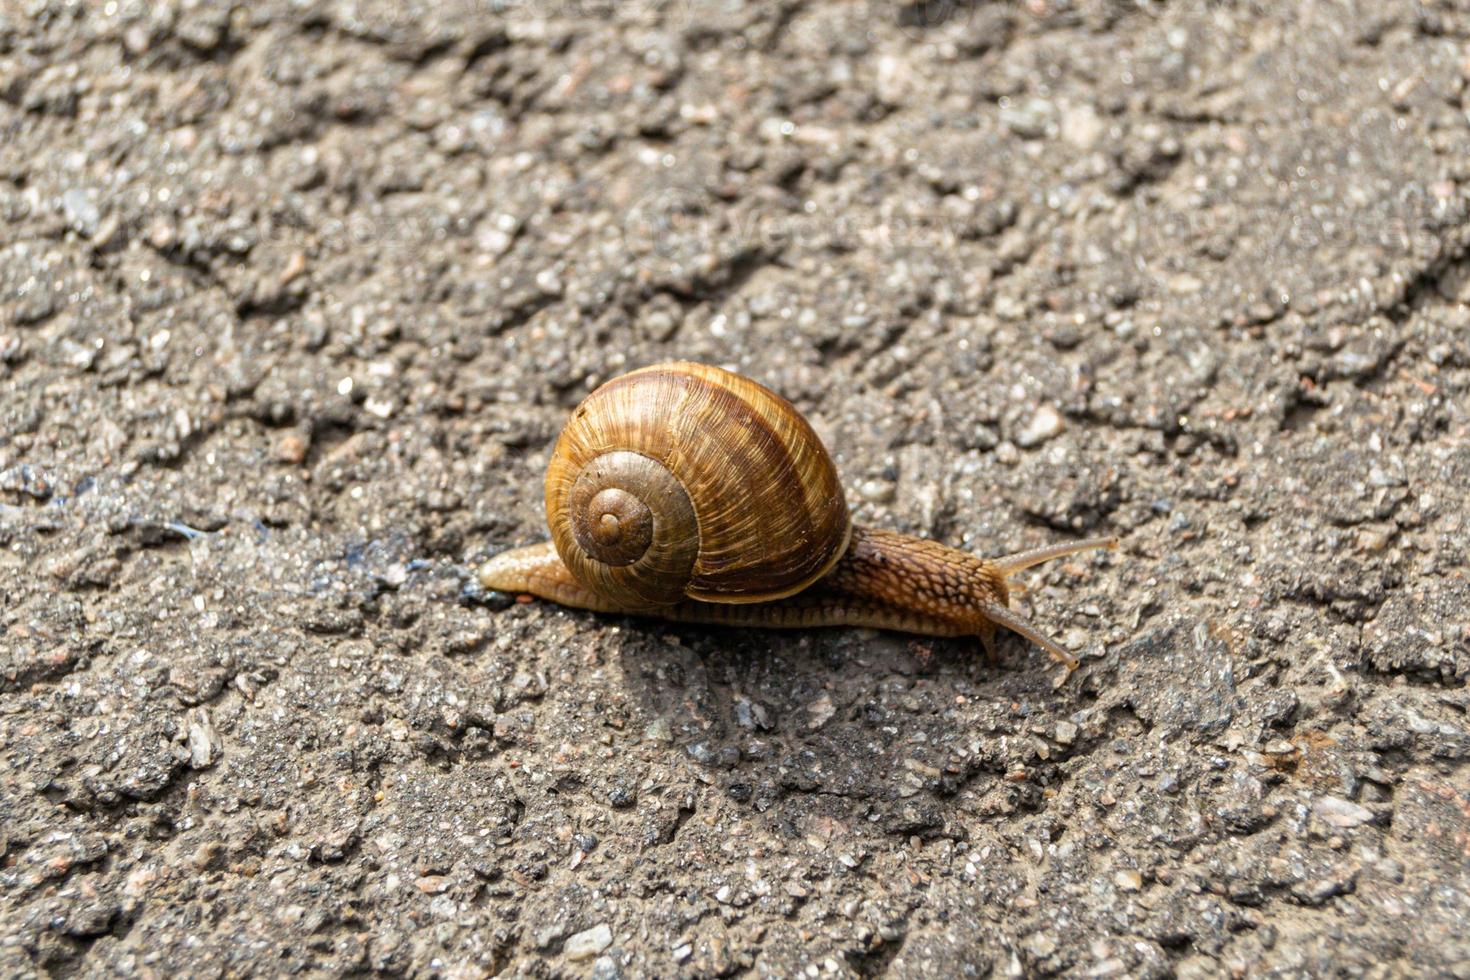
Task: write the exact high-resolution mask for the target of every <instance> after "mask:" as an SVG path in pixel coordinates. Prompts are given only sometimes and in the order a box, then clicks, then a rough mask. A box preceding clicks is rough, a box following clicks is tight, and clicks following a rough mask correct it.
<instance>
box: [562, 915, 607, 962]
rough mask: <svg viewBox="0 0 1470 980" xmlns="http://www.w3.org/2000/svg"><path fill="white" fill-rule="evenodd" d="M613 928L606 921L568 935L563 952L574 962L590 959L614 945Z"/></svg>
mask: <svg viewBox="0 0 1470 980" xmlns="http://www.w3.org/2000/svg"><path fill="white" fill-rule="evenodd" d="M612 941H613V936H612V929H611V927H609V926H608V924H607V923H606V922H604V923H602V924H600V925H595V926H593V927H592V928H591V929H586V930H584V931H582V932H579V933H576V934H574V935H572V936H569V937H567V941H566V945H564V946H563V947H562V952H564V953H565V954H566V957H567V959H569V960H571V961H572V962H573V963H577V962H580V961H581V960H590V959H592V957H594V956H596V955H597V954H598V953H601V952H602V951H603V950H604V949H607V948H608V947H609V946H611V945H612Z"/></svg>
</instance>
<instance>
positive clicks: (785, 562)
mask: <svg viewBox="0 0 1470 980" xmlns="http://www.w3.org/2000/svg"><path fill="white" fill-rule="evenodd" d="M546 519H547V523H548V524H549V525H550V528H551V536H552V540H551V541H549V542H544V543H542V544H537V545H532V546H530V547H526V548H517V549H513V550H510V551H506V552H502V553H501V554H499V555H496V556H495V557H493V558H491V559H490V560H489V561H488V562H486V563H485V564H484V565H483V566H482V567H481V569H480V573H479V578H480V583H481V584H482V585H483V586H484V587H485V588H487V589H494V590H498V591H501V592H507V593H513V594H530V595H532V596H537V597H540V598H543V599H549V600H551V601H553V602H557V603H560V604H561V605H564V606H573V607H576V608H580V609H588V610H592V611H596V612H606V613H628V614H641V615H655V616H659V617H662V618H665V619H672V620H678V621H682V622H692V623H707V624H723V625H730V626H764V627H813V626H868V627H876V628H879V629H888V630H897V631H900V632H907V633H918V634H924V635H928V636H966V635H974V636H978V637H979V638H980V641H981V642H982V643H983V644H984V646H985V649H986V651H987V652H988V653H989V654H990V656H991V657H992V659H993V658H994V656H995V647H994V642H995V631H996V628H997V627H1000V626H1004V627H1006V628H1007V629H1010V630H1012V631H1014V632H1016V633H1019V634H1020V635H1022V636H1024V637H1026V638H1027V639H1029V640H1031V641H1032V642H1033V643H1035V644H1036V645H1037V646H1040V647H1041V648H1042V649H1044V650H1046V652H1047V653H1049V654H1051V656H1052V657H1054V658H1055V659H1056V660H1058V661H1059V662H1060V663H1062V664H1064V665H1066V667H1067V670H1068V673H1070V672H1071V671H1072V670H1075V669H1076V667H1077V660H1076V658H1074V657H1073V656H1072V655H1071V654H1069V653H1067V651H1066V650H1064V649H1062V647H1061V646H1060V645H1059V644H1057V643H1055V642H1054V641H1052V640H1051V639H1050V638H1048V637H1047V636H1046V635H1045V634H1043V633H1041V632H1040V631H1039V630H1038V629H1037V628H1036V627H1035V626H1033V625H1032V624H1031V622H1030V621H1029V620H1028V619H1027V618H1026V617H1025V616H1023V615H1022V614H1020V613H1018V612H1016V611H1014V610H1012V609H1011V608H1010V603H1009V600H1010V590H1009V586H1008V584H1007V580H1008V579H1009V578H1010V576H1012V575H1014V574H1015V573H1016V572H1019V571H1021V570H1022V569H1025V568H1030V567H1031V566H1033V565H1037V564H1040V563H1041V562H1044V561H1049V560H1051V559H1053V558H1060V557H1062V556H1064V555H1071V554H1074V553H1076V552H1079V551H1086V550H1089V549H1092V548H1116V547H1117V539H1116V538H1111V537H1106V538H1088V539H1086V540H1081V541H1070V542H1065V543H1061V544H1054V545H1050V546H1046V547H1041V548H1036V549H1033V550H1029V551H1022V552H1018V553H1016V554H1012V555H1007V556H1005V557H1002V558H990V559H986V558H979V557H976V556H975V555H971V554H969V553H968V552H964V551H959V550H957V549H955V548H951V547H948V546H946V545H943V544H940V543H938V542H936V541H929V540H925V539H922V538H916V537H911V536H909V535H905V534H899V533H896V532H893V531H886V530H881V529H878V528H870V527H862V526H858V525H854V524H853V523H852V521H851V519H850V517H849V515H848V509H847V503H846V499H845V497H844V495H843V491H842V485H841V483H840V481H839V480H838V476H837V469H836V466H835V465H834V464H833V462H832V459H831V457H830V456H829V455H828V453H827V450H826V448H825V447H824V446H823V445H822V442H821V440H820V439H819V438H818V437H817V434H816V432H815V431H813V429H812V427H811V425H810V424H808V422H807V421H806V419H805V418H803V417H802V416H801V414H800V413H799V412H798V411H797V410H796V408H795V407H794V406H793V405H792V404H791V403H790V402H788V401H786V399H784V398H782V397H781V396H780V395H777V394H776V393H775V392H773V391H771V390H770V389H768V388H765V387H763V386H762V385H760V384H758V383H756V382H754V381H752V380H750V379H749V378H745V377H742V376H740V375H738V374H734V373H732V372H729V371H725V370H723V369H721V368H716V367H710V366H708V365H703V364H694V363H689V362H672V363H666V364H656V365H653V366H651V367H646V368H642V369H640V370H637V371H633V372H631V373H629V374H625V375H622V376H621V377H617V378H614V379H612V380H611V381H608V382H607V383H605V384H603V385H602V386H601V387H599V388H597V389H596V390H595V391H593V392H592V393H591V394H590V395H588V396H587V398H586V399H585V400H584V401H583V402H582V404H581V405H579V406H578V407H577V408H576V410H575V411H573V412H572V415H571V418H570V419H569V420H568V422H567V424H566V427H565V428H564V429H563V430H562V432H561V435H560V437H559V438H558V439H557V441H556V446H555V449H554V450H553V452H552V457H551V462H550V465H549V466H548V467H547V471H546Z"/></svg>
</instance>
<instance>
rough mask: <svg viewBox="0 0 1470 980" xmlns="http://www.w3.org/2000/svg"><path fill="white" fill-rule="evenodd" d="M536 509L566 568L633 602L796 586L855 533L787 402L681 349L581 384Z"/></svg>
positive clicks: (836, 486) (810, 437)
mask: <svg viewBox="0 0 1470 980" xmlns="http://www.w3.org/2000/svg"><path fill="white" fill-rule="evenodd" d="M546 517H547V523H548V524H549V525H550V527H551V536H552V540H553V542H554V543H555V547H556V551H557V554H558V555H559V556H560V558H561V560H562V562H563V563H564V564H565V565H566V566H567V568H568V569H570V570H571V572H572V574H573V575H574V576H575V577H576V578H577V579H578V580H579V581H581V582H582V583H584V584H585V585H586V586H587V587H588V588H589V589H591V590H592V591H593V592H595V593H597V594H598V595H600V596H602V597H603V598H604V599H606V600H608V601H610V602H613V603H616V604H618V605H620V606H623V607H627V608H635V609H636V608H658V607H661V606H668V605H672V604H674V603H677V602H680V601H682V600H684V599H697V600H703V601H706V602H720V603H750V602H765V601H770V600H774V599H780V598H783V597H785V596H789V595H792V594H793V593H796V592H799V591H801V590H802V589H805V588H806V587H807V586H808V585H810V584H811V583H813V582H815V581H816V580H817V579H819V578H821V577H822V576H823V575H824V574H826V573H827V571H828V570H829V569H831V568H832V566H833V565H834V564H835V563H836V562H837V560H838V559H839V558H841V557H842V554H843V552H844V551H845V550H846V548H847V544H848V539H849V537H850V535H851V533H852V523H851V519H850V517H849V515H848V510H847V503H846V499H845V498H844V496H843V492H842V485H841V483H840V482H839V479H838V475H837V469H836V467H835V466H834V465H833V463H832V459H831V457H830V456H829V455H828V453H827V450H826V448H825V447H824V446H823V445H822V442H821V440H820V439H819V438H818V437H817V434H816V432H814V431H813V430H812V427H811V425H810V424H808V423H807V421H806V420H805V419H804V418H802V416H801V414H800V413H799V412H797V411H796V409H795V408H794V407H793V406H792V405H791V403H790V402H788V401H786V399H784V398H782V397H781V396H780V395H777V394H776V393H775V392H773V391H771V390H770V389H768V388H766V387H764V386H762V385H760V384H757V383H756V382H754V381H751V380H750V379H748V378H744V377H741V376H740V375H737V374H732V373H731V372H729V371H725V370H722V369H720V368H717V367H711V366H708V365H703V364H692V363H685V362H671V363H666V364H656V365H653V366H652V367H647V368H643V369H641V370H638V371H634V372H632V373H630V374H626V375H622V376H621V377H618V378H614V379H613V380H611V381H609V382H607V383H606V384H604V385H603V386H601V387H600V388H598V389H597V390H595V391H594V392H592V394H590V395H588V396H587V398H586V400H585V401H583V402H582V404H581V405H580V406H579V407H578V408H577V410H576V411H575V412H573V413H572V417H571V420H570V421H569V422H568V423H567V426H566V428H565V429H563V430H562V433H561V436H560V438H559V439H558V440H557V442H556V447H555V449H554V450H553V452H552V459H551V464H550V466H549V467H548V469H547V472H546Z"/></svg>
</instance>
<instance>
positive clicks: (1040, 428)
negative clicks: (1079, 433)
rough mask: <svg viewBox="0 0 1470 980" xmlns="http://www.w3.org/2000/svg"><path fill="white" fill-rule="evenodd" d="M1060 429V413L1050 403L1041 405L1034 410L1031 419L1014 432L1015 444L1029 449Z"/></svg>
mask: <svg viewBox="0 0 1470 980" xmlns="http://www.w3.org/2000/svg"><path fill="white" fill-rule="evenodd" d="M1061 431H1062V415H1061V413H1060V412H1058V411H1057V410H1056V409H1055V408H1052V407H1051V406H1050V405H1043V406H1041V407H1040V408H1038V409H1037V410H1036V414H1035V415H1033V416H1032V417H1031V421H1030V422H1027V423H1026V425H1025V427H1024V428H1023V429H1021V431H1020V432H1018V433H1016V445H1018V446H1020V447H1021V448H1022V449H1030V448H1031V447H1032V446H1039V445H1041V444H1042V443H1043V442H1046V440H1048V439H1050V438H1052V437H1053V436H1055V435H1057V434H1058V433H1060V432H1061Z"/></svg>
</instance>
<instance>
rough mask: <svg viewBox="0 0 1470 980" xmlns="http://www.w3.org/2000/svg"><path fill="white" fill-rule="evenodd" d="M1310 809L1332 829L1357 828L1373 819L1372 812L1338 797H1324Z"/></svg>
mask: <svg viewBox="0 0 1470 980" xmlns="http://www.w3.org/2000/svg"><path fill="white" fill-rule="evenodd" d="M1312 809H1313V810H1314V811H1315V812H1316V814H1317V816H1319V817H1321V818H1322V821H1323V822H1324V823H1327V824H1330V825H1331V826H1333V827H1357V826H1359V825H1361V824H1365V823H1368V822H1369V821H1371V820H1372V819H1373V811H1372V810H1370V809H1368V808H1367V807H1365V806H1362V805H1360V804H1357V803H1354V802H1353V801H1351V800H1344V799H1342V798H1341V797H1338V796H1324V797H1322V798H1321V799H1320V800H1318V801H1317V802H1316V803H1315V804H1314V805H1313V806H1312Z"/></svg>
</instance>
